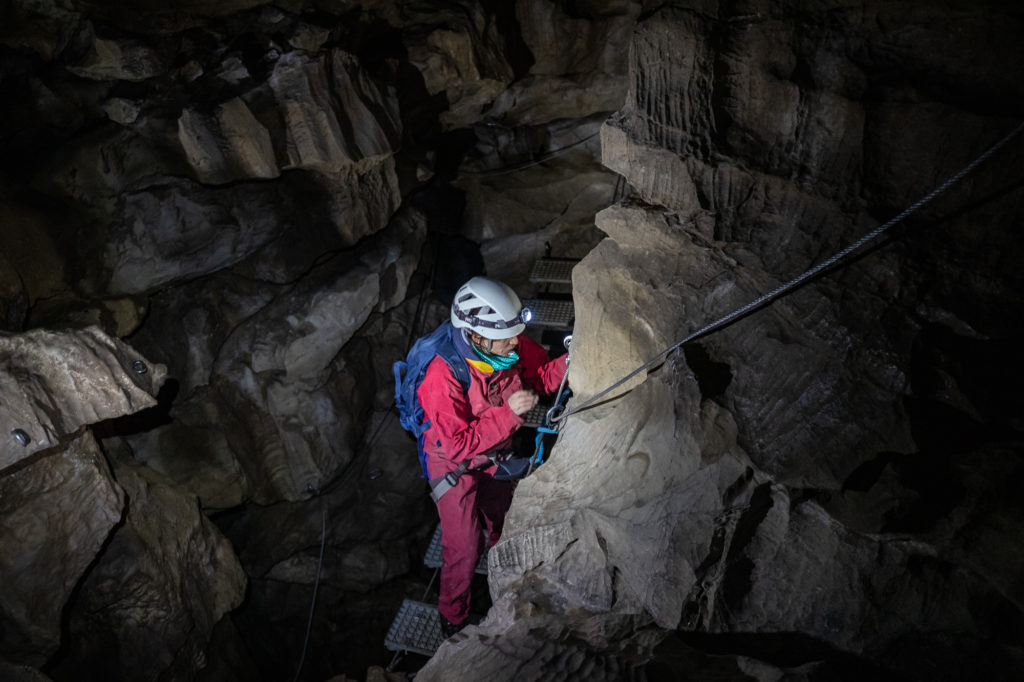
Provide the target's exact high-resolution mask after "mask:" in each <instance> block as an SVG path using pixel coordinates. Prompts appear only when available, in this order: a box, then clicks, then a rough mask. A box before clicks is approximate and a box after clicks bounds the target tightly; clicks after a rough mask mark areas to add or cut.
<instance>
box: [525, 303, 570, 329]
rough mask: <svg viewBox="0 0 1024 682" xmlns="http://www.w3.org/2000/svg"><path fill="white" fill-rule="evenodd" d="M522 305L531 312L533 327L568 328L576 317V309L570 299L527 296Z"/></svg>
mask: <svg viewBox="0 0 1024 682" xmlns="http://www.w3.org/2000/svg"><path fill="white" fill-rule="evenodd" d="M523 307H524V308H529V309H530V312H532V313H533V318H532V319H531V320H530V324H531V325H533V326H535V327H554V328H556V329H569V328H571V327H572V323H573V320H575V319H576V311H575V309H574V308H573V304H572V301H559V300H552V299H547V298H528V299H526V300H525V301H523Z"/></svg>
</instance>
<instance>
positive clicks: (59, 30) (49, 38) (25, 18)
mask: <svg viewBox="0 0 1024 682" xmlns="http://www.w3.org/2000/svg"><path fill="white" fill-rule="evenodd" d="M4 9H5V17H4V22H3V26H0V43H2V44H3V45H4V46H6V47H9V48H13V49H21V50H28V51H30V52H32V53H34V54H36V55H38V56H39V57H40V58H41V59H42V60H43V61H46V62H49V61H51V60H53V59H54V58H55V57H57V56H58V55H59V54H60V53H61V52H62V51H63V50H64V48H65V47H67V45H68V43H69V42H70V41H71V40H72V38H73V37H74V34H75V33H76V31H77V28H78V22H79V21H80V20H81V15H80V14H79V13H78V12H75V11H73V10H71V9H69V8H68V7H66V6H63V5H61V4H59V3H57V2H51V1H47V0H44V1H43V2H37V1H35V0H12V2H9V3H7V5H6V6H5V8H4Z"/></svg>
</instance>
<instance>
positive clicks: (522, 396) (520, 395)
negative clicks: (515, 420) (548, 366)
mask: <svg viewBox="0 0 1024 682" xmlns="http://www.w3.org/2000/svg"><path fill="white" fill-rule="evenodd" d="M537 400H538V398H537V394H536V393H534V392H533V391H527V390H525V389H524V390H522V391H516V392H515V393H513V394H512V395H510V396H509V397H508V400H507V401H505V402H506V404H507V405H508V407H509V409H510V410H512V411H513V412H515V413H516V414H517V415H519V416H520V417H522V416H523V415H524V414H526V413H527V412H529V411H530V410H532V409H533V406H534V405H536V404H537Z"/></svg>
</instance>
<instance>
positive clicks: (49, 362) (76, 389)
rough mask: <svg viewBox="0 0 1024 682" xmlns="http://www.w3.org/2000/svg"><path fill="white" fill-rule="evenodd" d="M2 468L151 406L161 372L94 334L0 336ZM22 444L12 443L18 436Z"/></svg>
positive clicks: (119, 344)
mask: <svg viewBox="0 0 1024 682" xmlns="http://www.w3.org/2000/svg"><path fill="white" fill-rule="evenodd" d="M0 370H2V373H0V395H3V396H4V400H3V403H2V404H0V430H2V432H3V433H4V434H5V438H4V439H3V440H0V443H2V445H0V468H6V467H9V466H11V465H12V464H15V463H17V462H19V461H20V460H23V459H25V458H26V457H28V456H30V455H32V454H33V453H36V452H38V451H41V450H45V449H47V448H51V447H54V446H56V445H58V444H60V443H61V442H62V441H63V440H64V439H65V438H67V437H69V436H72V435H73V434H75V433H76V432H77V431H78V430H79V429H80V428H81V427H82V426H84V425H86V424H93V423H96V422H99V421H102V420H105V419H111V418H114V417H119V416H121V415H123V414H129V413H132V412H136V411H138V410H141V409H144V408H146V407H150V406H152V405H154V404H155V402H156V401H155V400H154V399H153V396H154V395H155V394H156V392H157V390H159V387H160V386H161V384H162V383H163V381H164V378H165V376H166V368H165V367H163V366H162V365H152V364H150V363H149V362H148V361H147V360H146V359H145V358H143V357H141V356H140V355H139V354H138V353H136V352H135V351H134V350H133V349H132V348H131V347H130V346H128V345H127V344H125V343H123V342H121V341H119V340H117V339H112V338H110V337H108V336H106V335H105V334H103V333H102V332H101V331H100V330H99V329H97V328H95V327H90V328H86V329H83V330H78V331H73V332H66V333H57V332H50V331H45V330H34V331H30V332H25V333H24V334H20V335H16V336H12V335H4V336H0ZM16 431H17V432H18V433H21V434H23V435H21V437H15V436H14V435H12V434H14V433H15V432H16Z"/></svg>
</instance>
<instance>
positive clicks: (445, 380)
mask: <svg viewBox="0 0 1024 682" xmlns="http://www.w3.org/2000/svg"><path fill="white" fill-rule="evenodd" d="M416 395H417V396H418V397H419V400H420V405H421V406H422V407H423V413H424V418H425V419H429V420H430V429H429V430H428V431H427V438H431V437H433V438H435V439H437V440H440V441H441V447H442V448H443V449H444V454H445V457H447V458H448V459H451V460H454V461H460V460H464V459H472V458H473V457H474V456H476V455H479V454H483V453H485V452H487V451H488V450H490V449H491V448H493V447H495V446H496V445H499V444H501V443H502V442H503V441H505V440H506V439H508V438H509V437H510V436H511V435H512V434H513V433H515V432H516V430H517V429H519V427H520V426H522V425H523V419H522V417H520V416H518V415H517V414H516V413H515V412H513V411H512V410H511V409H509V407H508V405H505V404H502V405H496V406H494V407H489V408H488V409H487V410H485V411H484V412H483V413H482V414H479V415H474V414H473V411H472V408H471V406H470V402H469V399H468V398H467V397H466V396H465V395H464V394H463V392H462V385H461V384H459V380H458V379H456V378H455V375H454V374H453V373H452V370H451V368H450V367H448V364H447V363H446V362H445V361H444V360H442V359H441V358H439V357H438V358H434V360H433V361H431V363H430V365H429V366H428V367H427V372H426V374H425V375H424V377H423V381H422V382H421V383H420V387H419V389H418V390H417V392H416Z"/></svg>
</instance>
